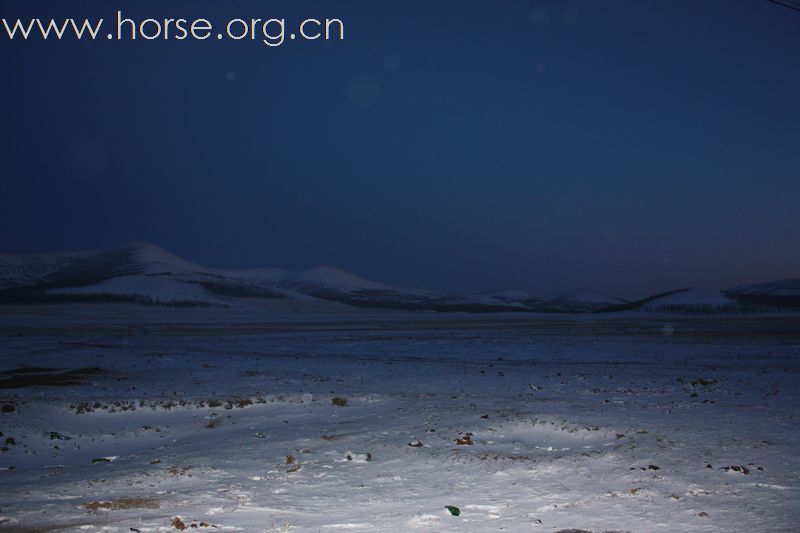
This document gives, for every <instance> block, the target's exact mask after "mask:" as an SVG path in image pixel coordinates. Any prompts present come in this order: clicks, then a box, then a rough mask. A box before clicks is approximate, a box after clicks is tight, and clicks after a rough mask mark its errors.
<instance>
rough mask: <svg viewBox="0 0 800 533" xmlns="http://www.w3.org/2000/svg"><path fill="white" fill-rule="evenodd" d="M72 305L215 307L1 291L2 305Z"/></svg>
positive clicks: (98, 295)
mask: <svg viewBox="0 0 800 533" xmlns="http://www.w3.org/2000/svg"><path fill="white" fill-rule="evenodd" d="M71 303H132V304H138V305H145V306H159V307H214V305H213V304H211V303H209V302H201V301H197V300H161V299H160V298H153V297H151V296H142V295H137V294H117V293H111V292H100V293H92V294H80V293H59V294H52V293H46V292H40V291H13V290H9V289H4V290H0V304H6V305H13V304H22V305H27V304H71Z"/></svg>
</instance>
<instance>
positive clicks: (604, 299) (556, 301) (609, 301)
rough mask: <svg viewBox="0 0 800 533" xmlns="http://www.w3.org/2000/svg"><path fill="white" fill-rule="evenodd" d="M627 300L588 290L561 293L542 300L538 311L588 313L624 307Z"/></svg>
mask: <svg viewBox="0 0 800 533" xmlns="http://www.w3.org/2000/svg"><path fill="white" fill-rule="evenodd" d="M626 303H628V301H627V300H623V299H622V298H616V297H614V296H608V295H607V294H603V293H600V292H596V291H591V290H588V289H576V290H569V291H561V292H558V293H555V294H552V295H550V296H547V297H545V298H543V299H542V301H541V302H540V303H539V304H538V306H537V309H538V310H541V311H550V312H561V313H587V312H593V311H601V310H603V309H607V308H609V307H613V306H618V305H623V304H626Z"/></svg>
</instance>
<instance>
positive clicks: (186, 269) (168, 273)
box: [0, 243, 524, 311]
mask: <svg viewBox="0 0 800 533" xmlns="http://www.w3.org/2000/svg"><path fill="white" fill-rule="evenodd" d="M0 265H2V266H3V267H4V270H3V276H2V279H0V302H48V301H93V302H98V301H100V302H102V301H132V302H140V303H155V304H167V305H237V302H241V301H242V300H246V299H265V298H267V299H289V300H309V299H311V300H314V299H316V300H328V301H332V302H338V303H343V304H348V305H352V306H358V307H376V308H387V309H406V310H414V311H418V310H419V311H505V310H515V309H517V308H519V307H521V306H520V305H517V304H515V305H507V304H505V303H504V302H501V301H498V300H496V299H492V298H464V297H460V296H455V295H448V294H442V293H438V292H435V291H429V290H424V289H416V288H405V287H393V286H390V285H386V284H384V283H378V282H375V281H370V280H367V279H364V278H361V277H359V276H357V275H355V274H352V273H350V272H346V271H344V270H341V269H338V268H334V267H328V266H323V267H316V268H311V269H308V270H304V271H300V272H291V271H287V270H282V269H275V268H273V269H268V268H264V269H241V270H239V269H213V268H206V267H203V266H201V265H198V264H195V263H192V262H190V261H186V260H184V259H182V258H180V257H178V256H176V255H174V254H172V253H170V252H168V251H166V250H164V249H162V248H159V247H158V246H155V245H153V244H148V243H133V244H126V245H124V246H120V247H118V248H113V249H110V250H105V251H98V252H87V253H82V254H71V255H70V254H67V255H64V256H63V257H61V256H57V255H54V254H45V255H41V256H36V257H35V259H31V258H30V257H22V256H3V263H0ZM523 307H524V306H523Z"/></svg>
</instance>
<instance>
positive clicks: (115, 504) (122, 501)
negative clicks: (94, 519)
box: [84, 498, 161, 511]
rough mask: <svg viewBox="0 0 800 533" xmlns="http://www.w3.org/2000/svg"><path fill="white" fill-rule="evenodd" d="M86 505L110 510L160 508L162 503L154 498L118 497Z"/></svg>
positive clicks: (92, 508) (87, 507)
mask: <svg viewBox="0 0 800 533" xmlns="http://www.w3.org/2000/svg"><path fill="white" fill-rule="evenodd" d="M84 507H86V509H88V510H89V511H99V510H101V509H103V510H109V511H119V510H122V509H160V508H161V504H160V503H159V502H158V500H154V499H152V498H118V499H116V500H104V501H98V502H91V503H87V504H86V505H85V506H84Z"/></svg>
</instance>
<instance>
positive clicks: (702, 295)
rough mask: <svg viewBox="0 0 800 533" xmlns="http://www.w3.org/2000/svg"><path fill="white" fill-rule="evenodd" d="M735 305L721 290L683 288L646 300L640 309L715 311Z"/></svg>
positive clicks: (727, 309)
mask: <svg viewBox="0 0 800 533" xmlns="http://www.w3.org/2000/svg"><path fill="white" fill-rule="evenodd" d="M736 307H737V302H736V300H734V299H733V298H730V297H729V296H727V295H726V294H725V293H723V292H721V291H714V290H705V289H685V290H681V291H676V292H673V293H670V294H667V295H665V296H661V297H658V298H653V299H651V300H648V301H647V302H646V303H644V304H642V306H641V307H640V309H641V310H643V311H648V312H657V313H658V312H662V313H669V312H684V313H717V312H725V311H732V310H735V309H736Z"/></svg>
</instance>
